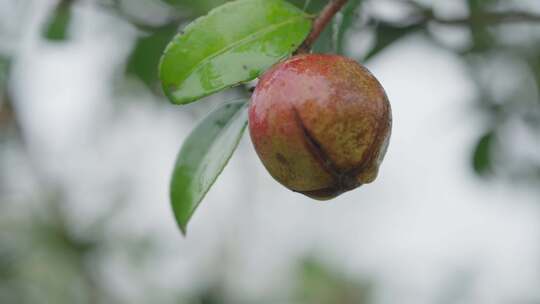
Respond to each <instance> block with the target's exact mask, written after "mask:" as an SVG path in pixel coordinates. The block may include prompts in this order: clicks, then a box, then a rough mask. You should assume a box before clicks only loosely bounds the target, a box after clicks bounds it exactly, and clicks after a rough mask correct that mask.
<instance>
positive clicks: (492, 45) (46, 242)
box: [0, 0, 540, 304]
mask: <svg viewBox="0 0 540 304" xmlns="http://www.w3.org/2000/svg"><path fill="white" fill-rule="evenodd" d="M13 1H18V0H13ZM140 1H153V2H154V3H156V2H159V1H157V0H155V1H154V0H132V1H123V5H121V6H118V5H115V3H117V2H118V1H117V0H98V1H96V3H93V4H92V5H96V6H97V7H98V8H99V9H100V10H102V11H105V12H107V13H110V14H111V15H113V16H116V17H117V18H119V19H122V20H124V21H125V22H126V23H129V24H132V26H133V28H134V29H135V30H137V31H138V36H137V37H138V38H137V40H136V41H135V43H134V47H133V49H132V50H131V52H130V53H129V54H128V56H127V57H126V60H125V65H124V66H122V67H120V68H121V69H122V70H123V71H124V72H125V73H124V74H123V76H124V77H126V78H136V79H139V80H140V81H141V83H143V84H144V85H146V86H147V87H148V88H150V89H151V90H152V92H154V93H155V94H157V95H160V94H161V93H160V91H159V90H158V89H157V88H158V85H157V63H158V61H159V57H160V55H161V53H162V51H163V48H164V47H165V45H166V44H167V43H168V41H169V40H170V38H171V37H172V36H173V35H174V34H175V33H176V31H177V30H178V29H179V28H182V26H184V25H185V24H187V23H188V22H190V21H192V20H193V19H194V18H196V17H198V16H201V15H203V14H205V13H206V12H208V11H209V10H210V9H212V8H213V7H216V6H217V5H221V4H223V3H224V2H226V0H197V1H195V0H166V1H165V2H164V3H166V4H168V5H170V7H169V10H170V13H171V16H169V17H168V18H165V19H163V21H162V22H157V23H156V21H155V20H154V19H152V18H149V19H148V20H146V19H145V18H133V17H132V14H131V13H128V11H129V12H131V11H132V10H135V8H132V7H131V6H133V7H135V6H136V3H137V2H140ZM350 1H351V2H350V3H349V4H348V6H347V7H346V8H345V10H344V11H343V12H342V14H341V15H340V16H338V18H336V20H334V24H333V25H332V26H331V27H329V28H327V30H326V31H325V32H324V33H323V35H322V36H321V39H320V41H319V42H318V43H317V45H316V46H315V50H316V51H318V52H339V53H343V54H345V55H350V54H348V49H347V43H348V42H349V40H350V38H351V36H352V35H354V34H357V33H358V32H359V31H361V33H362V34H363V35H364V34H365V35H366V36H368V35H371V36H372V37H373V41H372V42H371V44H370V45H369V46H367V47H366V49H365V50H363V53H362V56H360V57H359V58H358V59H359V60H362V61H366V60H371V59H373V58H376V57H377V56H379V55H381V54H383V53H384V51H385V50H387V49H390V48H392V47H393V46H394V45H395V44H397V43H399V42H400V41H401V40H402V39H406V38H407V37H411V36H413V35H421V36H422V37H423V38H424V39H425V40H426V41H428V42H431V43H433V45H436V46H438V47H441V48H444V49H445V50H446V51H448V52H449V53H452V54H455V56H457V58H460V59H461V60H462V61H463V63H464V65H465V66H467V67H468V69H469V72H470V73H469V77H470V83H472V84H473V85H474V86H475V87H476V90H477V94H476V96H477V99H476V100H471V109H473V110H474V116H473V117H472V119H478V120H479V121H481V124H480V126H481V130H479V132H478V134H477V139H476V140H475V141H474V143H473V145H472V146H471V147H470V151H471V156H470V164H471V165H470V167H471V170H473V172H476V173H477V174H478V175H479V176H492V177H500V178H506V179H509V180H513V181H516V180H524V181H526V182H528V183H530V182H534V183H536V184H538V183H540V163H538V161H535V160H531V159H529V158H525V157H520V156H519V155H520V154H519V151H520V150H521V149H520V148H521V147H520V146H516V145H514V144H512V143H513V139H514V137H516V132H517V131H516V130H515V128H513V127H512V125H515V124H516V123H518V124H520V125H522V126H524V127H525V130H527V131H528V132H529V133H530V134H533V137H538V134H540V98H539V96H538V95H539V93H538V92H540V35H534V33H539V32H540V27H539V25H538V24H539V22H538V21H539V20H540V17H538V16H535V15H534V14H533V13H532V12H527V11H526V12H522V11H517V9H518V7H515V8H512V3H513V2H512V3H511V2H510V1H503V0H463V1H462V2H463V4H464V7H466V8H467V9H468V13H465V14H464V15H463V16H458V17H455V18H453V19H449V18H448V17H442V16H441V15H439V14H438V12H437V11H436V10H434V8H433V5H431V3H430V2H428V1H414V0H403V1H399V0H396V1H394V2H395V5H400V7H403V6H407V8H408V9H407V10H403V12H405V11H406V12H407V13H403V14H400V15H399V16H397V17H392V18H389V17H382V16H380V15H377V14H374V13H373V11H371V7H372V6H373V5H374V4H375V3H376V2H377V0H363V1H360V0H356V1H355V0H350ZM290 2H292V3H293V4H295V5H297V6H298V7H301V8H304V7H305V8H306V10H307V11H308V12H310V13H316V12H317V11H319V10H320V9H321V8H322V7H323V5H324V4H325V3H326V1H325V0H311V1H307V0H290ZM390 2H392V1H390ZM398 2H399V3H398ZM76 5H81V4H79V3H78V2H76V1H66V0H62V1H59V2H58V3H57V4H56V5H55V6H54V7H52V10H51V12H50V14H49V16H48V20H47V22H45V23H44V25H43V31H42V34H43V37H44V38H46V39H47V40H50V41H54V42H63V43H70V40H69V39H67V38H69V37H70V33H71V31H70V28H71V25H72V23H74V22H76V20H74V19H73V17H72V14H73V9H74V6H76ZM141 15H144V14H141ZM509 20H511V21H512V22H507V21H509ZM21 22H24V20H21ZM21 26H22V25H21ZM434 26H436V27H447V28H458V29H460V30H464V31H465V32H466V34H467V35H466V38H465V39H466V43H465V44H463V45H458V46H456V45H451V44H447V43H445V42H444V41H443V40H442V39H440V37H438V33H439V32H438V31H436V30H434ZM1 30H2V29H1V28H0V31H1ZM509 31H510V32H512V31H514V32H526V33H530V35H529V34H527V35H528V36H527V39H522V40H516V39H508V36H509V35H508V33H509ZM510 36H512V35H511V34H510ZM1 51H2V57H0V139H1V142H0V143H1V144H2V147H6V146H7V145H6V144H5V143H6V142H5V141H4V139H5V136H6V133H8V132H10V130H9V128H6V127H5V126H6V125H13V124H16V119H17V115H16V114H15V113H14V110H13V107H11V101H10V99H9V96H10V95H11V94H10V92H9V90H10V87H9V85H8V83H9V77H10V74H9V72H10V69H9V67H10V64H11V62H13V61H16V60H17V55H18V54H16V53H9V52H8V51H6V50H4V49H2V50H1ZM501 61H504V62H506V63H507V65H503V66H501V65H500V62H501ZM508 65H510V68H509V67H508ZM501 75H502V76H504V77H507V78H503V81H505V80H504V79H518V80H519V81H512V82H510V81H506V82H505V84H507V85H505V86H504V87H502V88H501V86H498V85H497V83H495V84H494V82H496V77H498V76H501ZM507 82H508V83H507ZM502 89H504V92H501V90H502ZM411 102H414V101H411ZM434 102H436V101H434ZM464 119H471V118H470V117H467V118H464ZM16 140H17V141H21V142H22V138H17V139H16ZM531 144H534V143H531ZM539 149H540V147H539ZM516 152H517V154H516ZM2 153H4V152H3V150H2V149H0V157H2V155H3V154H2ZM516 155H517V156H516ZM516 177H517V178H516ZM2 178H3V179H4V180H5V179H7V178H9V177H6V176H3V174H2V170H0V303H22V304H25V303H59V304H61V303H130V301H129V300H124V301H122V300H121V299H118V298H117V297H116V294H115V292H114V291H111V290H110V288H111V287H110V286H108V285H107V282H105V281H103V280H102V278H103V276H102V272H103V271H105V270H104V269H101V268H100V267H99V266H97V265H99V263H97V262H96V261H99V260H100V258H104V257H105V256H107V255H111V252H110V250H113V248H115V247H117V246H120V247H123V248H131V249H130V250H125V251H131V252H136V253H143V252H152V250H153V247H152V245H151V243H150V242H148V241H147V240H143V241H140V242H132V241H130V240H117V239H115V240H114V242H113V243H112V244H111V243H110V239H109V238H108V237H107V231H106V229H107V224H110V222H111V220H110V218H109V217H108V216H105V217H104V218H102V219H101V221H100V222H99V223H96V224H95V225H93V226H94V227H101V228H102V229H97V228H95V229H89V230H88V231H83V232H81V229H80V227H76V226H74V225H72V224H71V223H70V222H69V220H68V219H69V216H68V214H67V212H66V210H68V209H69V208H68V207H67V202H66V198H65V197H62V196H61V195H50V194H49V193H46V194H43V193H41V194H43V196H45V197H48V198H49V200H48V202H47V204H43V205H40V206H33V207H25V210H24V211H25V213H24V214H14V213H13V212H11V207H10V204H8V202H7V201H6V199H5V198H4V197H3V193H5V192H4V191H3V188H2V187H3V185H2V184H1V183H2ZM18 203H25V202H17V204H18ZM111 212H113V211H112V210H111ZM133 248H137V249H133ZM132 258H133V259H134V260H135V262H134V264H135V265H139V264H142V262H141V261H142V260H144V254H141V255H138V256H137V257H132ZM102 267H103V266H102ZM297 275H298V280H297V284H298V285H297V286H296V289H293V292H292V293H293V295H294V297H295V298H297V299H293V300H291V301H290V302H291V303H306V304H307V303H310V304H314V303H315V304H316V303H328V304H330V303H345V304H346V303H358V304H364V303H370V302H371V293H372V290H371V287H370V285H369V283H366V282H363V281H358V280H355V279H352V278H350V277H347V276H345V275H343V274H342V273H340V272H339V271H336V270H334V269H333V268H331V267H328V266H324V265H322V264H320V263H317V262H315V261H313V260H307V261H305V263H304V264H302V267H300V269H299V271H298V272H297ZM149 289H150V288H149ZM152 292H155V291H152V290H149V291H148V293H149V297H152V296H154V294H152ZM155 293H159V291H158V292H155ZM158 296H159V295H158ZM174 303H188V304H203V303H204V304H212V303H235V304H238V301H236V302H235V301H233V300H228V299H227V297H226V295H225V294H224V293H223V292H222V291H221V290H220V288H217V289H216V288H208V289H207V290H202V291H201V292H199V293H197V294H195V295H190V296H187V295H181V296H179V297H178V300H177V301H176V302H174ZM249 303H254V302H253V301H250V302H249ZM260 303H268V301H265V299H261V301H260Z"/></svg>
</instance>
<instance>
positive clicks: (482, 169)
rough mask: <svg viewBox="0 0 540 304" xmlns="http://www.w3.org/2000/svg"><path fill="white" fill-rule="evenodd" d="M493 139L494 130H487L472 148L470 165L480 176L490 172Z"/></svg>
mask: <svg viewBox="0 0 540 304" xmlns="http://www.w3.org/2000/svg"><path fill="white" fill-rule="evenodd" d="M494 140H495V132H494V131H489V132H488V133H486V134H484V135H483V136H482V137H480V139H479V140H478V143H477V144H476V148H475V149H474V153H473V159H472V165H473V169H474V171H475V172H476V173H477V174H478V175H480V176H486V175H489V174H490V173H492V162H493V160H492V155H491V150H492V146H493V142H494Z"/></svg>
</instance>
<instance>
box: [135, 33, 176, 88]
mask: <svg viewBox="0 0 540 304" xmlns="http://www.w3.org/2000/svg"><path fill="white" fill-rule="evenodd" d="M177 29H178V26H177V25H176V24H175V23H171V24H169V25H167V26H164V27H161V28H158V29H156V30H155V31H153V32H151V33H150V34H149V35H147V36H143V37H140V38H139V39H138V40H137V43H136V44H135V47H134V49H133V51H132V53H131V55H130V56H129V59H128V63H127V67H126V74H128V75H134V76H136V77H138V78H139V79H141V80H142V81H143V82H144V83H145V84H146V85H147V86H148V87H150V88H153V87H154V85H155V84H156V83H157V81H158V72H157V70H156V66H158V64H159V58H160V57H161V54H162V52H163V49H165V47H166V46H167V44H168V43H169V41H171V39H172V37H173V36H174V35H175V34H176V31H177Z"/></svg>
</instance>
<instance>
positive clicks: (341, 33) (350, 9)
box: [336, 0, 362, 54]
mask: <svg viewBox="0 0 540 304" xmlns="http://www.w3.org/2000/svg"><path fill="white" fill-rule="evenodd" d="M361 3H362V0H349V2H348V3H347V5H346V6H345V7H344V8H343V13H342V15H341V22H340V23H339V25H338V28H337V38H336V46H337V53H338V54H344V49H345V43H346V41H345V38H346V35H347V31H348V30H349V29H350V28H351V26H352V25H353V24H354V21H355V20H356V19H357V10H358V7H359V6H360V4H361Z"/></svg>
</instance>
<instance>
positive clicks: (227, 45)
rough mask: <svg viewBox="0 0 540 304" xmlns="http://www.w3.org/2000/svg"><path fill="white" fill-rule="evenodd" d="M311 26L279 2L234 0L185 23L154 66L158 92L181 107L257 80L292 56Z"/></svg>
mask: <svg viewBox="0 0 540 304" xmlns="http://www.w3.org/2000/svg"><path fill="white" fill-rule="evenodd" d="M310 28H311V21H310V19H309V16H308V15H307V14H305V13H304V12H303V11H301V10H299V9H297V8H296V7H294V6H293V5H291V4H290V3H287V2H285V1H283V0H239V1H234V2H231V3H227V4H225V5H223V6H220V7H219V8H216V9H214V10H213V11H211V12H210V13H209V14H208V15H206V16H204V17H201V18H199V19H197V20H196V21H194V22H193V23H192V24H190V25H189V26H188V27H187V28H186V29H185V32H183V33H181V34H179V35H177V36H176V37H175V38H174V39H173V41H172V42H171V43H170V44H169V46H167V49H166V50H165V53H164V55H163V57H162V60H161V63H160V78H161V81H162V85H163V90H164V91H165V93H166V94H167V96H168V97H169V99H170V100H171V101H172V102H173V103H177V104H186V103H190V102H194V101H196V100H197V99H200V98H202V97H204V96H208V95H210V94H212V93H215V92H218V91H220V90H223V89H225V88H228V87H232V86H234V85H237V84H240V83H243V82H247V81H249V80H252V79H254V78H256V77H258V76H259V75H260V74H261V73H263V72H264V71H265V70H266V69H268V68H269V67H270V66H272V65H273V64H274V63H276V62H278V61H279V60H281V59H282V58H284V57H286V56H287V55H289V54H290V53H292V52H293V51H294V50H295V49H296V48H297V47H298V46H299V45H300V44H301V43H302V41H303V40H304V39H305V37H306V36H307V34H308V33H309V31H310Z"/></svg>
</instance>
